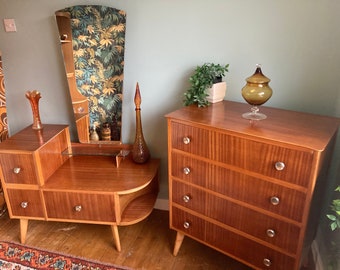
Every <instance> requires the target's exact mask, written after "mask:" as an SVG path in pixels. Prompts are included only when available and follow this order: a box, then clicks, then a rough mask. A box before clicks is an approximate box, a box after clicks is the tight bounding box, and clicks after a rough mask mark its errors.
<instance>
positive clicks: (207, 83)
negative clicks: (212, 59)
mask: <svg viewBox="0 0 340 270" xmlns="http://www.w3.org/2000/svg"><path fill="white" fill-rule="evenodd" d="M228 68H229V64H227V65H224V66H222V65H220V64H214V63H205V64H203V65H202V66H197V67H196V69H195V71H194V73H193V74H192V75H191V76H190V78H189V82H190V84H191V86H190V88H189V89H188V90H187V91H186V92H185V93H184V96H185V98H184V105H185V106H189V105H191V104H197V106H198V107H205V106H208V105H209V102H217V101H220V100H223V98H224V95H225V91H226V83H225V82H222V77H224V76H225V73H226V72H228ZM218 83H220V84H221V87H223V88H224V94H220V95H219V97H218V98H217V99H215V98H214V97H212V96H211V94H210V93H209V92H208V91H209V89H210V88H211V87H212V86H213V85H214V84H218ZM213 90H214V89H213Z"/></svg>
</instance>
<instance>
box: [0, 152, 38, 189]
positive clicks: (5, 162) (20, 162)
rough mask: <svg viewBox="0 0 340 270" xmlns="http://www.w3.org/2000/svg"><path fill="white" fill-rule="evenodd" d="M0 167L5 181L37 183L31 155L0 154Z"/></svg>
mask: <svg viewBox="0 0 340 270" xmlns="http://www.w3.org/2000/svg"><path fill="white" fill-rule="evenodd" d="M0 163H1V169H2V173H3V176H4V180H5V182H6V183H13V184H28V185H38V184H39V183H38V180H37V175H36V172H35V163H34V159H33V155H32V154H31V153H29V154H0Z"/></svg>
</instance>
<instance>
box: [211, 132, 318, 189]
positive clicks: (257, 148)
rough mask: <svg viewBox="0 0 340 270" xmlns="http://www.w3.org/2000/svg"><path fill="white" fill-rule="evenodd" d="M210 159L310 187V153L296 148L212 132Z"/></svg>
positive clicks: (311, 156) (311, 155) (311, 153)
mask: <svg viewBox="0 0 340 270" xmlns="http://www.w3.org/2000/svg"><path fill="white" fill-rule="evenodd" d="M213 145H214V149H213V153H214V155H213V157H212V159H213V160H215V161H218V162H222V163H226V164H229V165H233V166H236V167H240V168H242V169H246V170H248V171H251V172H256V173H259V174H262V175H266V176H269V177H273V178H276V179H281V180H284V181H287V182H290V183H293V184H297V185H300V186H303V187H308V186H309V180H310V176H311V173H312V163H313V152H312V151H310V152H308V151H299V150H294V149H290V148H284V147H279V146H275V145H272V144H266V143H260V142H256V141H251V140H246V139H242V138H238V137H234V136H230V135H227V134H222V133H217V132H216V133H214V142H213Z"/></svg>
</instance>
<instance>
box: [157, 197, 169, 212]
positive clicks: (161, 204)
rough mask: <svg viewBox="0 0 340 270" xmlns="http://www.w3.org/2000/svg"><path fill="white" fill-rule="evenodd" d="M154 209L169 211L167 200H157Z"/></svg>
mask: <svg viewBox="0 0 340 270" xmlns="http://www.w3.org/2000/svg"><path fill="white" fill-rule="evenodd" d="M154 208H155V209H159V210H165V211H169V200H167V199H157V200H156V203H155V206H154Z"/></svg>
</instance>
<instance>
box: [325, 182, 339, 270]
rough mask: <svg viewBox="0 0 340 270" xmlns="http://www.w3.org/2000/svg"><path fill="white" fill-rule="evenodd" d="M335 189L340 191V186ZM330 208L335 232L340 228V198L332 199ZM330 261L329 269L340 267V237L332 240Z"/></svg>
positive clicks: (329, 215)
mask: <svg viewBox="0 0 340 270" xmlns="http://www.w3.org/2000/svg"><path fill="white" fill-rule="evenodd" d="M335 191H337V192H340V186H338V187H337V188H336V189H335ZM330 209H331V211H332V213H330V214H328V215H327V218H328V219H329V220H330V221H331V223H330V229H331V230H332V231H333V232H335V231H337V232H339V230H340V198H339V197H338V198H336V199H334V200H333V201H332V203H331V205H330ZM330 253H331V254H330V261H329V264H328V269H329V270H335V269H339V268H338V267H339V259H340V250H339V237H335V238H334V240H333V241H331V250H330Z"/></svg>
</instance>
